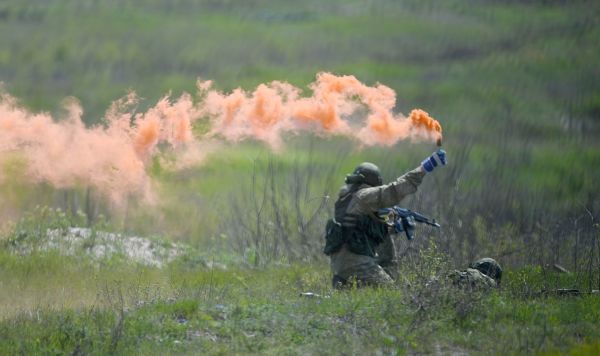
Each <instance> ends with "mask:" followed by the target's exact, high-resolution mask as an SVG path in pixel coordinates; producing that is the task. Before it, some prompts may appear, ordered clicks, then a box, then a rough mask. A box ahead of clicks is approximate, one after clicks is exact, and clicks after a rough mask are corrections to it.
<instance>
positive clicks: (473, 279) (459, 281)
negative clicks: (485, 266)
mask: <svg viewBox="0 0 600 356" xmlns="http://www.w3.org/2000/svg"><path fill="white" fill-rule="evenodd" d="M448 277H449V278H450V280H452V283H454V284H455V285H458V286H461V287H466V288H471V289H490V288H494V287H496V286H497V284H496V281H494V280H493V279H492V278H490V277H488V276H486V275H485V274H483V273H481V272H479V270H476V269H474V268H467V269H466V270H464V271H459V270H454V271H452V272H450V275H449V276H448Z"/></svg>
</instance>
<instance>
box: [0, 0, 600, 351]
mask: <svg viewBox="0 0 600 356" xmlns="http://www.w3.org/2000/svg"><path fill="white" fill-rule="evenodd" d="M598 10H600V6H599V5H597V4H596V3H594V2H590V1H569V2H563V1H492V0H489V1H458V0H457V1H454V0H451V1H433V0H431V1H416V0H415V1H392V0H373V1H359V0H348V1H326V2H323V1H316V0H314V1H313V0H309V1H302V2H295V1H291V0H283V1H267V0H245V1H241V0H240V1H215V0H201V1H192V0H145V1H141V0H127V1H96V0H59V1H52V2H48V1H44V0H33V1H27V2H23V1H17V0H7V1H3V2H1V3H0V33H1V34H2V35H0V81H1V82H2V83H3V84H2V86H3V90H4V91H5V92H7V93H10V94H11V95H13V96H15V97H16V98H18V100H19V101H20V102H21V103H22V104H23V105H24V106H26V107H27V108H29V109H31V110H32V111H36V112H37V111H47V112H51V113H53V114H54V115H56V116H57V117H60V116H61V113H62V112H63V110H64V109H63V108H62V102H63V100H64V99H65V98H67V97H71V96H72V97H76V98H77V99H78V100H79V101H80V102H81V104H82V106H83V108H84V115H83V118H84V120H85V123H86V125H88V126H90V127H91V126H93V125H102V124H103V117H104V114H105V111H106V110H107V109H108V108H109V106H110V104H111V102H113V101H114V100H116V99H118V98H120V97H122V96H124V95H126V94H127V93H128V92H129V91H130V90H134V91H136V92H137V93H138V94H139V96H140V97H141V98H143V101H142V102H141V103H140V105H139V108H138V110H140V111H143V110H144V109H146V108H148V107H150V106H153V105H154V104H155V103H156V102H157V101H158V100H159V99H160V98H161V97H163V96H164V95H166V94H169V93H171V95H172V96H173V97H177V96H179V95H180V94H181V93H182V92H190V93H192V94H194V93H195V91H196V88H195V85H196V79H197V78H202V79H211V80H214V82H215V87H216V88H218V89H220V90H223V91H229V90H232V89H234V88H236V87H242V88H244V89H246V90H252V89H253V88H255V87H256V86H257V85H259V84H260V83H265V82H270V81H273V80H282V81H287V82H289V83H291V84H293V85H296V86H298V87H300V88H303V89H305V91H304V92H303V94H305V95H308V94H309V92H310V90H309V89H308V88H307V85H309V83H311V82H313V81H314V79H315V75H316V73H318V72H321V71H328V72H332V73H336V74H340V75H341V74H344V75H355V76H356V77H357V78H358V79H359V80H361V81H363V82H364V83H366V84H368V85H374V84H375V83H378V82H379V83H382V84H385V85H387V86H389V87H391V88H392V89H393V90H395V91H396V94H397V105H396V110H397V111H399V112H403V113H408V112H409V111H410V110H411V109H413V108H422V109H424V110H426V111H428V112H429V113H431V114H432V116H434V117H435V118H437V119H438V120H439V121H440V123H441V124H442V126H443V128H444V148H445V149H446V150H447V151H448V154H449V160H450V165H449V166H448V167H445V168H444V169H443V170H439V171H436V172H435V174H434V175H431V177H427V178H426V181H425V182H424V184H423V185H422V186H421V188H420V191H419V192H418V193H417V194H416V195H415V196H413V197H411V198H408V199H406V200H405V201H404V202H403V205H405V206H406V207H408V208H411V209H414V210H417V211H421V212H423V213H424V214H426V215H430V216H434V217H436V219H437V220H438V221H439V222H440V223H441V224H442V226H443V228H442V229H441V230H439V231H437V230H430V229H427V228H420V229H419V230H418V231H417V235H418V236H417V238H416V240H415V241H412V242H410V243H409V242H406V241H404V240H402V239H400V240H399V241H398V245H399V252H400V253H401V254H402V255H403V256H404V257H403V261H402V262H403V263H402V268H403V270H402V272H403V275H404V276H405V277H404V278H403V279H402V280H400V281H398V283H397V285H396V286H395V288H391V289H389V290H351V291H347V292H344V293H338V292H334V291H332V290H330V288H329V271H328V266H327V259H326V258H325V256H324V255H323V254H322V253H321V249H322V240H321V239H322V231H323V226H324V223H325V221H326V219H327V218H328V217H329V215H330V214H331V212H332V205H333V202H334V200H335V196H336V194H337V189H338V188H339V186H340V185H341V184H342V180H343V177H344V175H345V174H347V173H349V172H350V171H351V170H352V169H353V167H355V166H356V165H357V164H358V163H360V162H362V161H367V160H368V161H372V162H375V163H377V164H378V165H379V166H380V167H381V168H382V171H383V175H384V178H385V179H386V180H390V179H393V178H395V177H396V176H397V175H399V174H401V173H403V172H405V171H406V170H408V169H411V168H413V167H415V166H416V165H418V163H419V162H420V161H421V160H422V159H423V158H424V157H426V156H427V155H428V154H430V153H431V151H432V150H433V149H434V147H433V145H431V144H428V143H416V144H415V143H411V142H401V143H398V144H397V145H395V146H393V147H390V148H359V147H357V146H356V143H355V142H351V141H349V140H346V139H344V138H340V137H336V138H331V139H327V140H325V139H323V138H322V137H319V136H310V135H303V136H290V137H286V138H285V142H286V147H285V148H284V149H283V150H282V151H281V152H271V150H270V149H269V148H268V147H265V146H264V145H262V144H260V143H257V142H242V143H239V144H230V143H227V142H223V141H221V142H220V143H217V144H215V146H214V147H213V149H212V150H211V151H210V152H209V153H208V155H207V158H206V160H205V161H204V162H203V163H202V164H201V165H199V166H195V167H189V168H186V169H183V170H174V169H172V168H170V167H169V165H168V162H169V160H170V158H171V156H170V155H172V154H173V153H172V152H170V151H168V150H164V152H162V155H161V156H160V157H159V158H156V159H155V160H154V161H153V162H152V164H150V165H149V166H148V173H149V174H150V176H151V177H152V179H153V182H154V184H155V187H156V190H157V193H158V195H159V197H160V199H159V201H160V203H159V204H157V205H154V206H147V205H144V204H142V203H141V202H139V201H137V200H136V199H134V198H132V199H130V200H129V201H128V202H127V204H126V208H125V209H121V210H116V209H114V207H112V206H111V205H110V204H108V203H107V202H106V201H105V200H104V199H103V198H102V197H101V196H100V195H99V194H98V193H97V192H95V191H94V190H91V189H89V188H88V187H85V186H78V187H69V188H62V189H57V188H55V187H52V186H50V185H48V184H44V183H38V184H33V183H30V182H29V180H28V179H27V166H26V164H25V162H23V161H22V160H20V159H19V157H18V155H14V156H4V157H0V353H1V354H15V353H23V354H35V353H38V354H39V353H51V354H52V353H73V354H88V353H92V354H106V353H117V354H129V353H143V354H160V353H182V354H185V353H189V354H194V353H197V352H198V351H202V352H204V353H214V354H231V353H239V354H247V353H250V354H263V353H267V354H297V353H306V354H311V353H312V354H321V353H324V354H339V353H344V354H350V353H353V354H363V353H369V354H377V353H380V354H396V353H400V354H402V353H408V354H411V353H438V354H448V353H459V354H460V353H476V352H483V353H486V354H488V353H490V354H507V353H508V354H512V353H516V354H532V353H542V354H546V353H547V354H564V353H571V354H597V353H598V352H599V348H600V341H599V340H600V338H599V334H600V328H599V327H598V325H597V320H598V318H599V317H600V315H599V314H600V305H599V299H598V296H597V295H592V294H584V295H581V296H579V297H565V296H557V295H554V294H553V293H552V292H549V291H552V290H555V289H557V288H577V289H579V290H580V291H583V292H586V293H587V292H590V291H592V290H595V289H596V290H597V289H600V230H599V228H598V219H599V218H600V216H599V211H600V194H599V193H600V191H599V190H598V182H599V181H600V169H598V167H600V141H599V140H598V138H599V137H600V70H599V69H598V65H597V63H598V62H600V45H599V44H598V41H597V38H599V37H600V20H599V19H598V18H597V16H596V13H598ZM195 130H196V132H204V131H205V130H206V122H205V121H202V122H199V123H198V125H197V127H195ZM0 145H1V143H0ZM261 201H262V208H261V209H260V213H258V211H259V209H257V202H261ZM55 209H60V210H58V211H57V210H55ZM74 226H77V227H82V226H86V227H92V228H94V229H97V230H102V231H112V232H117V233H124V234H127V235H137V236H146V237H150V238H151V239H152V241H154V243H155V244H157V245H161V244H166V243H172V242H177V243H182V244H185V246H186V248H187V250H186V253H185V254H184V255H182V256H180V257H179V258H177V259H175V260H174V261H172V262H169V263H167V264H166V265H165V266H163V267H162V268H159V267H152V266H145V265H143V264H139V263H133V262H131V261H130V260H128V258H126V257H124V256H122V255H119V254H117V255H115V256H113V257H111V258H106V259H101V260H99V261H98V260H92V259H90V257H89V254H88V253H87V252H86V251H88V252H89V250H90V249H91V248H92V247H93V246H94V244H95V243H96V242H95V241H93V240H92V241H88V242H86V244H87V245H86V246H87V250H82V251H78V252H77V253H75V254H73V255H69V256H65V254H64V253H63V252H62V251H60V249H46V248H42V247H41V246H46V245H44V244H45V243H46V242H45V241H47V239H48V237H47V235H48V231H49V230H48V229H66V228H68V227H74ZM432 244H435V245H436V247H435V248H433V249H432V247H431V246H432ZM23 246H26V247H27V249H26V252H23V251H25V250H23V248H22V247H23ZM32 246H33V247H32ZM482 256H490V257H494V258H496V259H497V260H499V261H500V263H501V264H502V265H503V266H504V267H505V269H506V271H507V274H506V277H505V281H504V282H503V285H502V288H500V289H499V290H498V291H494V292H492V293H489V294H481V293H474V294H469V293H465V292H464V291H462V290H457V289H455V288H453V287H452V286H449V285H448V284H447V283H446V282H444V281H445V278H444V276H445V273H446V271H447V270H449V269H450V270H451V269H454V268H464V267H465V266H466V265H467V263H468V262H470V261H472V260H473V259H475V258H479V257H482ZM554 264H559V265H561V266H564V267H566V268H567V269H568V270H569V271H570V272H569V273H566V274H556V273H555V272H554V268H553V265H554ZM433 277H435V278H437V279H438V280H441V281H442V282H440V283H439V284H436V285H435V286H434V287H425V285H430V283H428V282H429V281H430V280H431V279H432V278H433ZM543 290H546V291H547V292H546V293H543V292H542V291H543ZM308 291H310V292H314V293H318V294H319V295H321V297H318V298H307V297H300V296H299V294H300V293H301V292H308Z"/></svg>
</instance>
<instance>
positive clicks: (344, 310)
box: [0, 255, 600, 354]
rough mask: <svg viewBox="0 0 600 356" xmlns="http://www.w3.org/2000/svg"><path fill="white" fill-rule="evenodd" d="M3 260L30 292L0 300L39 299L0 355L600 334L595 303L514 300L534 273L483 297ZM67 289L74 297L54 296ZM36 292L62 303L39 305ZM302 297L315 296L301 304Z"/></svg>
mask: <svg viewBox="0 0 600 356" xmlns="http://www.w3.org/2000/svg"><path fill="white" fill-rule="evenodd" d="M0 260H1V261H2V264H3V266H2V267H3V268H2V270H3V271H7V272H11V273H14V272H20V273H27V275H28V276H29V277H30V278H32V277H33V278H34V279H33V280H32V282H31V283H32V284H33V285H36V286H37V287H36V289H35V290H27V289H23V288H25V287H23V286H21V287H20V288H21V289H16V290H15V289H13V288H10V290H11V292H6V288H3V290H4V292H3V294H5V295H6V294H7V293H11V294H13V296H16V295H17V294H19V293H22V292H25V293H26V294H27V295H29V296H30V297H32V296H37V297H39V298H40V301H43V302H40V303H39V304H29V301H28V300H23V299H16V298H15V300H12V301H10V304H11V305H12V306H13V308H12V309H11V310H4V311H3V312H2V321H0V336H2V338H1V339H2V340H3V341H2V342H0V350H1V351H2V353H8V354H13V353H28V354H31V353H71V352H82V353H93V354H96V353H106V352H116V353H144V354H161V353H165V352H166V353H177V354H181V353H197V352H202V353H209V354H229V353H243V354H246V353H261V354H264V353H266V354H281V353H306V352H308V353H320V354H339V353H375V352H384V353H390V352H401V353H404V352H425V353H431V352H457V351H460V352H485V353H488V354H506V353H517V354H530V353H539V352H542V353H545V352H561V353H562V352H567V351H569V350H583V351H574V352H584V350H587V349H589V350H594V349H595V348H597V342H595V341H594V340H598V337H599V336H600V335H599V333H600V329H599V328H598V326H597V325H596V324H597V323H596V321H597V320H598V318H599V317H600V300H599V299H598V298H597V296H585V295H584V296H581V297H555V296H552V295H550V296H543V295H541V294H538V295H530V296H527V295H524V294H522V292H521V291H520V290H519V289H518V288H519V286H522V278H526V279H528V280H529V283H535V280H541V279H542V278H541V275H540V273H541V272H540V271H523V272H515V273H508V275H507V276H506V278H505V281H504V283H505V284H506V286H504V287H503V288H502V289H500V290H499V291H494V292H491V293H489V294H485V293H484V294H480V293H478V292H477V293H465V292H463V291H461V290H460V289H455V288H453V287H451V286H446V285H445V284H442V285H441V286H440V285H438V286H436V285H434V286H430V287H424V286H423V285H418V286H416V287H415V286H413V287H412V288H407V286H405V285H402V284H399V285H398V286H397V287H396V288H392V289H364V290H350V291H344V292H338V291H333V290H331V289H330V287H329V278H328V277H329V273H328V268H327V266H325V265H321V264H317V265H312V266H309V265H305V266H300V265H281V266H279V267H272V268H268V269H259V270H254V269H247V268H241V269H240V268H239V267H235V266H232V267H230V268H229V269H228V270H210V269H205V268H194V269H193V270H189V269H186V268H184V267H183V265H181V264H174V265H172V266H170V267H168V268H167V269H164V270H158V269H154V268H140V267H135V266H127V265H126V264H123V263H117V264H116V265H114V266H111V265H103V266H101V267H95V268H92V267H84V268H79V269H78V270H77V271H74V270H73V269H72V266H74V265H75V261H71V260H70V258H66V259H65V258H60V259H59V258H58V256H52V255H42V256H32V257H29V258H26V260H27V262H25V261H23V258H21V259H20V261H19V262H18V263H16V262H10V257H9V256H6V255H3V256H0ZM80 263H81V261H77V264H78V265H79V264H80ZM28 265H29V266H33V265H35V266H36V267H35V268H32V267H28ZM84 266H85V263H84ZM403 272H404V278H409V279H410V278H414V277H411V274H413V273H417V272H416V271H410V270H408V269H406V270H404V271H403ZM58 275H60V276H61V277H60V278H65V279H64V280H57V279H56V277H52V276H58ZM5 277H6V276H4V277H3V280H6V279H5ZM12 278H14V279H15V280H21V281H22V280H23V279H22V278H21V276H20V275H13V276H12ZM35 278H40V279H46V283H47V285H46V286H45V287H44V284H40V283H39V282H38V281H36V279H35ZM67 279H69V280H71V281H75V280H76V281H77V283H73V282H68V283H65V281H66V280H67ZM65 284H67V285H69V286H70V287H71V288H72V289H67V290H65V289H63V290H62V293H60V290H61V287H60V285H63V286H64V285H65ZM541 286H542V284H538V285H536V284H531V287H533V288H540V287H541ZM45 288H47V289H48V290H47V291H46V293H48V295H50V294H51V293H57V292H59V293H58V294H57V295H56V296H55V299H52V298H48V296H47V295H45V294H44V293H45ZM538 290H539V289H538ZM82 291H86V293H83V294H82V293H81V292H82ZM307 291H311V292H315V293H318V294H320V295H321V297H317V298H307V297H301V296H300V293H301V292H307ZM94 293H95V298H94V297H92V295H93V294H94ZM415 298H416V299H415ZM2 299H3V300H2V301H3V305H6V304H5V303H6V302H7V300H6V297H3V298H2ZM21 310H22V311H21ZM589 352H591V351H589Z"/></svg>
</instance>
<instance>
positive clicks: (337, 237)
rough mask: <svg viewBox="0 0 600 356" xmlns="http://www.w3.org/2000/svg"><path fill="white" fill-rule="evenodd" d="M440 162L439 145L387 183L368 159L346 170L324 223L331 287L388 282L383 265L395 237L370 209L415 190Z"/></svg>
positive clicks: (393, 202)
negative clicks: (332, 210)
mask: <svg viewBox="0 0 600 356" xmlns="http://www.w3.org/2000/svg"><path fill="white" fill-rule="evenodd" d="M445 164H446V152H444V150H442V149H439V150H438V151H437V152H435V153H434V154H432V155H431V156H430V157H428V158H427V159H425V160H424V161H423V162H422V163H421V165H420V166H419V167H417V168H415V169H414V170H412V171H410V172H408V173H406V174H404V175H402V176H401V177H399V178H398V179H396V180H395V181H393V182H391V183H389V184H385V185H384V184H383V182H382V179H381V173H380V172H379V168H378V167H377V166H376V165H374V164H372V163H369V162H365V163H361V164H360V165H358V167H356V169H355V170H354V172H353V173H352V174H349V175H347V176H346V180H345V183H346V184H345V185H344V186H342V188H341V189H340V192H339V195H338V200H337V201H336V203H335V218H334V219H330V220H329V221H328V223H327V227H326V244H325V249H324V252H325V254H326V255H328V256H329V257H330V258H331V270H332V272H333V281H332V282H333V286H334V287H336V288H339V287H343V286H345V285H347V284H348V283H349V282H350V283H352V282H355V283H356V284H357V285H359V286H362V285H386V284H391V283H393V279H392V276H391V271H390V270H389V269H388V267H391V266H393V265H394V264H395V263H396V261H395V260H396V255H395V253H396V252H395V248H394V243H393V240H392V239H391V236H390V233H389V226H388V225H387V224H385V223H384V222H382V221H381V220H380V219H378V218H377V216H376V215H375V213H376V212H377V211H378V210H379V209H382V208H386V207H390V206H394V205H396V204H398V203H400V201H401V200H402V199H404V198H405V197H406V196H407V195H409V194H412V193H414V192H416V191H417V187H418V186H419V185H420V184H421V182H422V180H423V177H424V176H425V175H426V174H427V173H428V172H431V171H433V170H434V168H435V167H437V166H438V165H445ZM386 269H387V271H386Z"/></svg>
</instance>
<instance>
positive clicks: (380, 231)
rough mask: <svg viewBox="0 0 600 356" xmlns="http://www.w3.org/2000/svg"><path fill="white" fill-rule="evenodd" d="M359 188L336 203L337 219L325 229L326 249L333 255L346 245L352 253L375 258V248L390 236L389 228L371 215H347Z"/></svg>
mask: <svg viewBox="0 0 600 356" xmlns="http://www.w3.org/2000/svg"><path fill="white" fill-rule="evenodd" d="M357 190H358V186H356V187H355V188H353V189H351V190H350V191H349V192H348V193H347V194H345V195H344V196H342V197H340V198H339V199H338V200H337V201H336V202H335V218H334V219H329V220H328V221H327V226H326V227H325V248H324V249H323V252H324V253H325V254H326V255H328V256H329V255H331V254H333V253H336V252H338V251H339V250H340V249H341V248H342V246H343V245H344V243H346V244H347V245H348V249H349V250H350V252H352V253H356V254H358V255H366V256H371V257H375V247H377V245H379V244H380V243H382V242H383V240H384V239H385V238H386V237H387V235H388V234H389V230H388V226H387V225H386V224H385V223H383V222H381V221H379V220H378V219H377V218H375V217H374V216H372V215H369V214H361V215H359V214H347V213H346V210H348V206H349V205H350V201H352V197H353V196H354V193H356V191H357Z"/></svg>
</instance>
